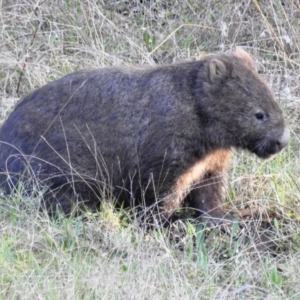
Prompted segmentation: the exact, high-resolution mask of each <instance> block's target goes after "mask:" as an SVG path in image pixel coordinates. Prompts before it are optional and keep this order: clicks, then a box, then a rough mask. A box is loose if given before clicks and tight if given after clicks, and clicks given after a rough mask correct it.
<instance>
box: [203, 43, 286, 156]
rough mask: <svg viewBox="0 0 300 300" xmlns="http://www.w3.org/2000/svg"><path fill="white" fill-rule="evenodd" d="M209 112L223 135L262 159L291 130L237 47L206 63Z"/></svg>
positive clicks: (279, 145) (249, 60) (283, 142)
mask: <svg viewBox="0 0 300 300" xmlns="http://www.w3.org/2000/svg"><path fill="white" fill-rule="evenodd" d="M208 71H209V78H208V79H209V81H210V84H209V85H208V86H207V88H208V89H207V91H209V97H210V101H212V102H211V103H212V105H211V106H210V105H209V107H210V108H209V110H210V111H209V112H208V113H209V115H210V116H211V117H212V118H213V120H215V122H218V123H219V125H218V126H219V127H222V128H220V129H221V130H220V131H221V132H223V133H224V132H225V133H224V135H225V136H224V138H228V139H229V140H230V142H231V143H232V145H233V146H236V147H242V148H246V149H248V150H250V151H251V152H253V153H255V154H256V155H257V156H259V157H262V158H268V157H269V156H271V155H273V154H275V153H277V152H279V151H280V150H282V149H283V148H284V147H285V146H286V145H287V144H288V143H289V140H290V133H289V130H288V128H287V126H286V123H285V121H284V118H283V113H282V110H281V109H280V107H279V105H278V103H277V102H276V101H275V97H274V95H273V93H272V92H271V90H270V89H269V87H268V86H267V85H266V83H265V82H264V81H263V80H262V79H261V77H260V76H259V74H258V72H257V71H256V68H255V66H254V62H253V60H252V58H251V57H250V55H249V54H248V53H247V52H245V51H244V50H242V49H240V48H238V49H237V50H236V51H234V52H231V53H229V54H226V55H220V56H213V57H211V59H209V62H208Z"/></svg>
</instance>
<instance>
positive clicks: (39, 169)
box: [0, 49, 289, 219]
mask: <svg viewBox="0 0 300 300" xmlns="http://www.w3.org/2000/svg"><path fill="white" fill-rule="evenodd" d="M0 141H1V143H0V171H1V172H2V175H1V176H0V183H1V182H2V185H3V186H4V187H5V188H6V190H8V191H11V190H12V189H13V188H14V187H15V185H16V184H17V183H18V181H19V180H20V179H22V180H23V181H24V182H25V185H26V191H27V192H28V193H31V192H35V191H36V189H37V188H39V189H41V188H42V189H43V188H44V189H45V196H44V199H46V202H47V205H48V206H49V207H51V208H52V209H53V208H54V207H56V206H57V205H58V206H59V207H60V208H61V209H62V210H63V211H64V212H65V213H67V214H68V213H70V212H71V210H72V208H73V205H74V203H76V200H77V199H79V200H81V201H85V202H86V204H88V205H90V206H91V207H93V208H95V207H97V206H98V204H99V201H100V199H101V197H103V194H102V192H103V191H104V193H105V197H107V196H109V195H108V194H109V193H112V194H113V196H114V197H115V198H116V199H117V200H118V203H121V204H123V205H125V206H136V205H140V204H143V205H146V206H150V205H152V204H157V203H159V207H160V211H161V212H162V213H163V216H164V217H165V218H166V219H168V218H170V217H171V216H172V215H173V213H174V211H175V210H176V209H178V208H179V207H180V206H181V205H182V204H183V202H184V200H185V199H188V202H189V204H190V206H191V207H192V208H193V209H195V210H196V211H197V215H198V216H202V217H204V215H206V216H212V217H215V218H221V217H223V214H224V213H223V210H222V203H223V199H224V191H225V189H224V179H223V176H224V174H225V172H226V168H227V165H228V162H229V160H230V156H231V150H232V148H244V149H248V150H250V151H252V152H254V153H256V154H257V155H258V156H259V157H262V158H266V157H269V156H270V155H273V154H275V153H277V152H279V151H280V150H281V149H282V148H283V147H285V146H286V145H287V143H288V141H289V131H288V130H287V127H286V125H285V121H284V118H283V114H282V111H281V109H280V108H279V106H278V104H277V103H276V102H275V100H274V96H273V94H272V92H271V91H270V89H269V88H268V87H267V85H266V84H265V83H264V82H263V81H262V80H261V78H260V77H259V75H258V73H257V71H256V69H255V67H254V63H253V61H252V59H251V57H250V56H249V55H248V54H247V53H246V52H245V51H243V50H241V49H238V50H236V51H235V52H231V53H228V54H220V55H212V56H208V57H206V58H204V59H203V60H201V61H196V62H185V63H180V64H175V65H170V66H162V67H156V68H147V69H139V70H138V69H126V68H120V69H119V68H106V69H101V70H92V71H79V72H76V73H72V74H69V75H67V76H65V77H63V78H61V79H59V80H57V81H54V82H52V83H49V84H47V85H45V86H43V87H41V88H40V89H38V90H36V91H35V92H33V93H32V94H30V95H29V96H27V97H25V98H24V99H23V100H22V101H21V102H20V103H19V104H18V105H17V107H16V108H15V110H14V111H13V112H12V114H11V115H10V116H9V118H8V120H7V121H6V122H5V123H4V125H3V127H2V129H1V132H0ZM7 175H8V176H7ZM110 187H111V188H110ZM52 193H53V194H52Z"/></svg>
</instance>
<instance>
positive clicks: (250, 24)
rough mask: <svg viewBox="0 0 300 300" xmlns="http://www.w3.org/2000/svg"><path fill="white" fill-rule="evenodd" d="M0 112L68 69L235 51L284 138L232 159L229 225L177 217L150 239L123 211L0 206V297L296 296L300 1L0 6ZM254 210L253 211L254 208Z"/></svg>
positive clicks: (4, 201) (26, 203) (4, 202)
mask: <svg viewBox="0 0 300 300" xmlns="http://www.w3.org/2000/svg"><path fill="white" fill-rule="evenodd" d="M0 24H1V25H0V31H1V34H0V83H1V84H0V118H1V121H3V120H4V119H5V117H6V116H7V115H8V113H9V111H10V110H11V108H12V107H13V105H14V104H15V103H16V102H17V101H18V100H19V99H20V98H22V97H23V96H25V95H26V94H27V93H29V92H30V91H32V90H34V89H35V88H38V87H40V86H42V85H44V84H45V83H47V82H49V81H52V80H54V79H57V78H59V77H61V76H62V75H64V74H67V73H69V72H72V71H75V70H78V69H83V68H95V67H96V68H98V67H99V68H101V67H103V66H112V65H115V66H120V65H128V66H129V65H133V64H134V65H144V64H148V65H156V64H167V63H172V62H178V61H184V60H193V59H200V58H201V56H203V55H206V54H207V53H211V52H219V51H227V50H230V49H232V48H234V47H235V46H241V47H244V49H245V50H247V51H248V52H250V53H251V54H252V56H253V57H254V59H255V62H256V65H257V68H258V70H259V72H260V74H261V75H262V77H263V78H264V79H265V80H266V81H267V82H268V84H269V85H270V87H271V88H272V90H273V91H274V93H275V95H276V98H277V100H278V102H279V103H280V104H281V106H282V108H283V110H284V112H285V116H286V120H287V122H288V125H289V128H290V130H291V143H290V145H289V147H288V148H287V149H286V150H284V151H283V152H282V153H280V154H279V155H277V156H276V157H274V158H273V159H272V160H267V161H264V160H260V159H258V158H256V157H254V156H253V155H251V154H248V153H246V152H237V153H235V155H234V159H233V162H232V164H231V168H230V172H229V175H228V192H227V198H226V206H227V208H228V209H235V210H236V211H240V210H244V209H246V210H247V211H248V212H249V214H248V215H250V216H247V217H245V219H244V220H242V221H241V222H240V223H239V224H238V223H235V224H233V225H232V226H231V227H230V228H227V229H226V230H225V232H224V230H223V231H222V230H220V228H205V227H203V226H202V225H201V224H197V223H195V222H193V221H190V222H188V221H186V220H185V221H179V222H177V223H175V224H173V225H172V227H171V228H169V229H161V228H154V229H153V230H148V231H146V230H145V229H144V228H143V227H141V226H139V225H137V224H138V220H135V218H134V216H132V215H128V212H125V211H116V210H114V209H113V208H112V207H110V206H109V205H103V206H102V207H101V209H100V210H99V212H98V213H95V214H92V213H87V214H86V215H84V216H81V217H70V218H63V217H61V218H58V219H55V220H53V219H49V217H48V216H47V215H46V214H43V213H39V212H37V211H36V209H35V203H36V202H37V201H38V200H39V199H38V198H37V199H27V198H24V197H21V196H20V195H15V196H13V197H4V196H3V195H2V196H1V199H0V238H1V243H0V265H1V276H0V297H1V298H2V299H32V298H33V297H34V298H38V299H226V298H227V299H246V298H247V299H298V298H299V293H300V287H299V282H300V275H299V274H300V224H299V220H300V203H299V199H300V179H299V178H300V176H299V169H300V168H299V166H300V157H299V133H300V127H299V125H298V124H299V112H300V107H299V103H300V102H299V101H300V86H299V76H300V72H299V69H300V43H299V35H300V26H299V25H300V2H299V1H298V0H295V1H292V0H290V1H274V0H263V1H258V0H249V1H233V0H227V1H217V0H204V1H195V0H194V1H192V0H186V1H179V0H177V1H176V0H174V1H170V0H160V1H159V0H157V1H155V0H151V1H146V0H140V1H135V0H133V1H121V0H120V1H111V0H110V1H104V0H99V1H97V0H84V1H70V0H60V1H54V0H50V1H38V0H25V1H24V0H22V1H21V0H15V1H13V2H12V1H8V0H2V1H0ZM252 212H253V214H252Z"/></svg>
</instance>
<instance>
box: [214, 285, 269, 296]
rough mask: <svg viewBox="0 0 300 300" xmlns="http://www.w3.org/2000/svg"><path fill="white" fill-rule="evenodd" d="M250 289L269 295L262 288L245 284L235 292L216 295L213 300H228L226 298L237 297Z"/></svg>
mask: <svg viewBox="0 0 300 300" xmlns="http://www.w3.org/2000/svg"><path fill="white" fill-rule="evenodd" d="M250 289H254V290H258V291H260V292H262V293H264V294H268V293H269V291H268V290H266V289H263V288H261V287H259V286H256V285H252V284H245V285H243V286H242V287H240V288H238V289H236V290H234V291H232V292H227V293H222V294H218V295H216V297H215V298H214V299H223V298H228V297H229V298H231V297H233V296H235V295H237V294H239V293H242V292H244V291H246V290H250Z"/></svg>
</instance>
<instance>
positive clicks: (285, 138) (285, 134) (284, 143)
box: [277, 127, 290, 150]
mask: <svg viewBox="0 0 300 300" xmlns="http://www.w3.org/2000/svg"><path fill="white" fill-rule="evenodd" d="M289 141H290V131H289V129H288V128H287V127H285V129H284V131H283V134H282V136H281V138H280V139H279V140H278V141H277V145H278V147H279V149H280V150H281V149H283V148H284V147H285V146H287V144H288V143H289Z"/></svg>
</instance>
